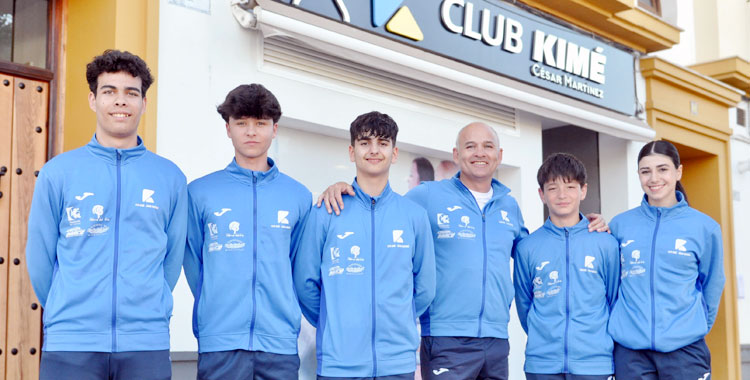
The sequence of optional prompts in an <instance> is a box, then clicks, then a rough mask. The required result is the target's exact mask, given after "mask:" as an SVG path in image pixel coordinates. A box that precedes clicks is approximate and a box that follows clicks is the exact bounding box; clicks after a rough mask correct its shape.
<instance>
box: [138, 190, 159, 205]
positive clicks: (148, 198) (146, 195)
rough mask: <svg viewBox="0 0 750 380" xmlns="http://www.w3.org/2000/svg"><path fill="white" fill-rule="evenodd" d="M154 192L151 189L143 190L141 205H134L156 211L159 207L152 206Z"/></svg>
mask: <svg viewBox="0 0 750 380" xmlns="http://www.w3.org/2000/svg"><path fill="white" fill-rule="evenodd" d="M155 193H156V192H155V191H154V190H151V189H143V191H142V192H141V203H136V204H135V206H136V207H143V208H152V209H154V210H158V209H159V206H157V205H155V204H154V194H155Z"/></svg>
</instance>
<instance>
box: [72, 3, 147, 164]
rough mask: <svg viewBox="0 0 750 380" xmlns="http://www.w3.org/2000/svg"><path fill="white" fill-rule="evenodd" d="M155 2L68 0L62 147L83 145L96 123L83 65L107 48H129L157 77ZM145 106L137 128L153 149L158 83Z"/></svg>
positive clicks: (88, 138)
mask: <svg viewBox="0 0 750 380" xmlns="http://www.w3.org/2000/svg"><path fill="white" fill-rule="evenodd" d="M158 26H159V2H158V1H150V0H97V1H86V0H68V8H67V21H66V24H65V27H66V28H67V30H66V33H67V36H66V40H65V41H63V49H64V52H63V55H64V60H65V67H66V71H65V89H64V90H63V91H64V94H65V106H64V108H65V109H64V115H65V116H64V119H63V125H62V126H61V130H62V139H63V149H64V150H65V151H68V150H71V149H75V148H77V147H79V146H81V145H84V144H86V143H87V142H88V141H89V140H90V139H91V136H92V135H93V133H94V130H95V128H96V118H95V115H94V112H93V111H91V110H90V109H89V106H88V100H87V97H88V94H89V92H90V90H89V88H88V83H87V82H86V64H87V63H89V62H90V61H91V59H92V58H93V57H95V56H97V55H99V54H101V53H102V52H103V51H104V50H106V49H119V50H127V51H130V52H131V53H133V54H137V55H138V56H140V57H141V58H143V59H144V60H145V61H146V63H147V64H148V66H149V68H150V69H151V73H152V74H153V76H154V77H155V78H156V77H157V67H158V66H157V65H158V61H157V58H158V37H159V36H158ZM146 98H147V109H146V113H145V114H144V115H143V117H142V118H141V124H140V127H139V129H138V133H139V134H140V135H141V137H143V140H144V142H145V144H146V146H147V147H148V148H149V149H152V150H153V149H155V148H156V82H154V84H153V85H152V86H151V88H149V90H148V91H147V93H146Z"/></svg>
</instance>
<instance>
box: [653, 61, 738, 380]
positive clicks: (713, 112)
mask: <svg viewBox="0 0 750 380" xmlns="http://www.w3.org/2000/svg"><path fill="white" fill-rule="evenodd" d="M641 70H642V73H643V76H644V78H645V79H646V111H647V120H648V124H649V125H650V126H651V127H652V128H654V130H655V131H656V138H657V139H665V140H669V141H671V142H673V143H675V145H676V146H677V148H678V149H679V150H680V155H681V159H682V163H683V165H684V169H683V184H684V185H685V190H686V191H687V193H688V197H689V200H690V204H691V206H693V207H695V208H696V209H698V210H700V211H702V212H704V213H706V214H708V215H709V216H711V217H712V218H713V219H714V220H716V221H717V222H718V223H719V224H721V228H722V237H723V242H724V272H725V275H726V284H725V286H724V293H723V295H722V299H721V304H720V306H719V313H718V315H717V317H716V323H715V324H714V327H713V329H712V330H711V332H710V333H709V335H708V336H707V338H706V341H707V343H708V346H709V349H710V350H711V358H712V361H711V362H712V376H711V377H712V378H714V379H740V378H741V377H740V373H741V368H740V363H741V362H740V352H739V330H738V320H737V318H738V316H737V303H736V300H737V297H736V295H737V287H736V283H735V282H736V281H735V278H736V277H735V271H736V268H735V247H734V230H733V225H732V220H733V208H732V183H731V161H730V155H729V153H730V147H729V139H730V136H731V133H732V131H731V129H730V128H729V108H731V107H734V106H736V104H737V103H738V102H739V101H740V99H741V95H740V93H739V92H737V91H733V90H731V89H730V88H728V87H726V86H723V85H721V84H718V83H716V82H714V81H711V80H710V79H708V77H704V76H701V75H700V74H697V73H695V72H693V71H688V70H687V69H685V68H683V67H680V66H677V65H674V64H671V63H668V62H666V61H664V60H661V59H659V58H646V59H642V60H641ZM691 103H693V106H691Z"/></svg>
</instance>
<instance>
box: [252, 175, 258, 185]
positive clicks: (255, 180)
mask: <svg viewBox="0 0 750 380" xmlns="http://www.w3.org/2000/svg"><path fill="white" fill-rule="evenodd" d="M256 183H258V177H256V176H255V174H253V184H256Z"/></svg>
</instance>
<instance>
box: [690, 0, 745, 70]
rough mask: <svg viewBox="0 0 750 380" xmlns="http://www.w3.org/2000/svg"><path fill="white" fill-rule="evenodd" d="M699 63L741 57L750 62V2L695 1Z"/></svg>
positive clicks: (697, 57) (743, 0)
mask: <svg viewBox="0 0 750 380" xmlns="http://www.w3.org/2000/svg"><path fill="white" fill-rule="evenodd" d="M693 5H694V7H695V13H694V23H695V52H696V56H695V60H696V63H703V62H709V61H715V60H717V59H722V58H728V57H734V56H739V57H740V58H742V59H744V60H750V22H749V21H748V20H750V2H748V1H747V0H695V1H693Z"/></svg>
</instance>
